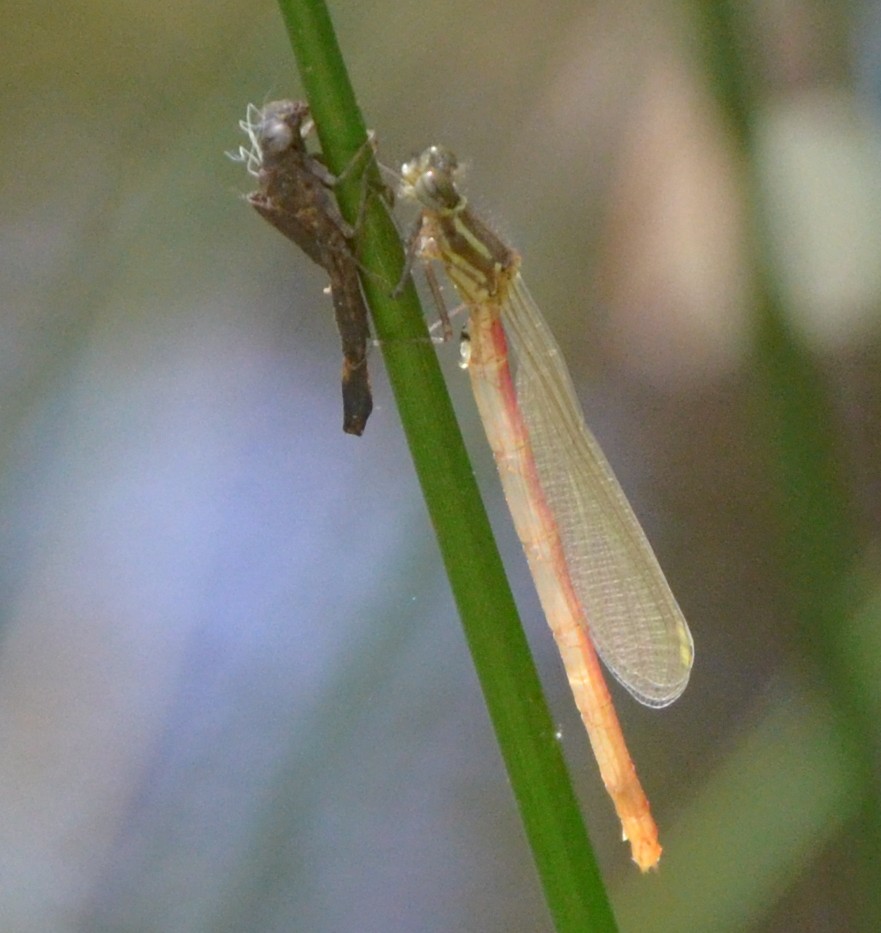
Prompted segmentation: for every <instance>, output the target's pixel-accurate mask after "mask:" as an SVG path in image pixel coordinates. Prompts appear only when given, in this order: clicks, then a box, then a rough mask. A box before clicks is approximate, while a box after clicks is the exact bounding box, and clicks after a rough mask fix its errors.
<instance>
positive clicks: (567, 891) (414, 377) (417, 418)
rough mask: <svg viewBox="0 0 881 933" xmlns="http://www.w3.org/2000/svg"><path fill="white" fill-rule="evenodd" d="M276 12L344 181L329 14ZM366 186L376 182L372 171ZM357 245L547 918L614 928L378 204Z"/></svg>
mask: <svg viewBox="0 0 881 933" xmlns="http://www.w3.org/2000/svg"><path fill="white" fill-rule="evenodd" d="M280 6H281V10H282V14H283V16H284V20H285V23H286V25H287V30H288V33H289V35H290V39H291V44H292V46H293V49H294V54H295V56H296V59H297V63H298V66H299V70H300V75H301V77H302V80H303V85H304V87H305V90H306V95H307V97H308V100H309V103H310V106H311V108H312V113H313V116H314V117H315V121H316V125H317V127H318V132H319V138H320V141H321V146H322V150H323V152H324V155H325V157H326V158H327V162H328V165H329V167H330V169H331V170H332V171H334V172H335V173H336V174H339V173H340V172H341V171H342V170H343V169H344V168H345V167H346V166H347V165H349V164H350V162H351V160H352V159H353V158H354V157H355V156H356V155H357V154H358V153H359V152H360V151H363V150H362V148H361V147H362V145H363V143H364V140H365V138H366V136H365V129H364V121H363V119H362V117H361V114H360V112H359V110H358V107H357V104H356V101H355V95H354V92H353V90H352V87H351V84H350V82H349V79H348V76H347V74H346V71H345V67H344V64H343V61H342V57H341V55H340V52H339V48H338V45H337V41H336V37H335V35H334V32H333V28H332V25H331V22H330V17H329V14H328V12H327V9H326V7H325V5H324V3H323V2H320V0H280ZM368 178H369V179H371V180H372V182H373V184H374V185H375V186H376V187H377V188H378V186H379V176H378V172H377V170H376V168H375V166H371V167H370V168H369V169H368ZM362 190H363V187H362V185H361V183H360V182H359V181H358V179H347V180H346V181H345V182H344V183H343V184H342V185H341V188H340V191H339V201H340V206H341V209H342V211H343V213H344V214H345V216H346V218H347V219H348V220H349V221H350V222H354V221H355V219H356V218H357V217H358V216H359V208H360V205H361V201H362V197H361V191H362ZM357 240H358V255H359V257H360V260H361V262H362V264H363V266H364V268H365V269H366V270H369V271H368V272H367V274H365V275H364V276H363V283H364V290H365V293H366V295H367V299H368V302H369V304H370V306H371V312H372V315H373V320H374V324H375V329H376V333H377V335H378V336H379V338H380V341H381V346H382V353H383V357H384V359H385V363H386V367H387V369H388V375H389V380H390V382H391V385H392V389H393V391H394V394H395V399H396V401H397V405H398V408H399V412H400V416H401V423H402V425H403V428H404V432H405V434H406V437H407V442H408V444H409V446H410V451H411V453H412V456H413V462H414V465H415V467H416V472H417V475H418V477H419V482H420V484H421V486H422V490H423V494H424V496H425V501H426V504H427V506H428V511H429V514H430V516H431V520H432V523H433V525H434V529H435V532H436V534H437V539H438V543H439V545H440V550H441V554H442V557H443V562H444V565H445V567H446V570H447V573H448V575H449V578H450V585H451V587H452V590H453V594H454V597H455V600H456V604H457V606H458V609H459V614H460V616H461V620H462V625H463V627H464V630H465V635H466V639H467V641H468V645H469V647H470V650H471V654H472V657H473V660H474V665H475V667H476V669H477V674H478V678H479V680H480V684H481V687H482V689H483V694H484V698H485V700H486V704H487V707H488V710H489V714H490V718H491V720H492V723H493V727H494V729H495V732H496V737H497V739H498V742H499V746H500V748H501V752H502V757H503V759H504V761H505V765H506V767H507V770H508V774H509V777H510V780H511V785H512V787H513V789H514V794H515V797H516V799H517V802H518V805H519V808H520V813H521V817H522V819H523V823H524V827H525V830H526V835H527V837H528V840H529V843H530V846H531V848H532V852H533V856H534V858H535V862H536V865H537V868H538V873H539V877H540V880H541V883H542V886H543V889H544V893H545V897H546V899H547V903H548V905H549V908H550V911H551V914H552V916H553V919H554V923H555V924H556V928H557V930H559V931H576V930H577V931H584V930H588V929H589V930H595V931H613V930H615V929H616V926H615V920H614V917H613V914H612V911H611V907H610V905H609V901H608V897H607V895H606V891H605V888H604V886H603V883H602V879H601V877H600V875H599V871H598V868H597V864H596V860H595V857H594V855H593V852H592V850H591V848H590V843H589V841H588V838H587V833H586V831H585V828H584V824H583V821H582V819H581V814H580V811H579V807H578V802H577V799H576V797H575V793H574V790H573V788H572V785H571V781H570V779H569V775H568V772H567V769H566V765H565V762H564V760H563V756H562V753H561V750H560V744H559V742H558V741H557V739H556V738H555V734H554V726H553V721H552V719H551V716H550V713H549V711H548V709H547V706H546V704H545V701H544V698H543V696H542V691H541V686H540V683H539V681H538V676H537V673H536V671H535V667H534V664H533V662H532V658H531V655H530V653H529V648H528V645H527V642H526V638H525V635H524V633H523V630H522V626H521V624H520V620H519V618H518V615H517V610H516V607H515V604H514V599H513V596H512V595H511V591H510V587H509V586H508V583H507V580H506V578H505V574H504V569H503V566H502V562H501V558H500V557H499V553H498V549H497V548H496V545H495V542H494V540H493V537H492V532H491V529H490V526H489V521H488V519H487V515H486V511H485V509H484V507H483V504H482V502H481V499H480V495H479V493H478V490H477V486H476V483H475V480H474V474H473V471H472V468H471V466H470V464H469V462H468V458H467V454H466V452H465V448H464V445H463V442H462V437H461V434H460V432H459V428H458V425H457V423H456V421H455V417H454V415H453V410H452V406H451V403H450V400H449V397H448V395H447V391H446V386H445V385H444V382H443V378H442V376H441V372H440V368H439V366H438V362H437V357H436V355H435V352H434V349H433V346H432V344H431V342H430V340H429V339H428V333H427V330H426V327H425V322H424V317H423V315H422V310H421V308H420V307H419V303H418V299H417V297H416V293H415V289H414V287H413V284H412V282H408V284H407V287H406V289H405V291H404V294H403V295H402V296H401V298H400V299H393V298H392V297H391V293H392V290H393V288H394V285H395V284H396V283H397V281H398V280H399V278H400V276H401V273H402V268H403V254H402V249H401V244H400V239H399V235H398V232H397V230H396V228H395V226H394V224H393V223H392V222H391V219H390V218H389V216H388V213H387V211H386V209H385V207H384V204H383V202H382V199H381V198H379V197H371V198H368V200H367V204H366V209H365V210H364V212H363V220H362V222H361V223H360V224H359V233H358V237H357Z"/></svg>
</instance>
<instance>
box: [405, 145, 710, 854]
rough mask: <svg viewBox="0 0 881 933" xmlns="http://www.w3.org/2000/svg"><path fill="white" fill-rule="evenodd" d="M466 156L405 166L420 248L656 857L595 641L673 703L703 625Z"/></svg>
mask: <svg viewBox="0 0 881 933" xmlns="http://www.w3.org/2000/svg"><path fill="white" fill-rule="evenodd" d="M457 167H458V166H457V161H456V157H455V156H454V155H453V154H452V153H451V152H449V151H448V150H446V149H443V148H441V147H438V146H433V147H431V148H430V149H427V150H426V151H425V152H423V153H422V155H421V156H419V157H418V158H416V159H413V160H412V161H410V162H407V163H406V164H405V165H404V166H403V168H402V175H403V184H402V195H403V196H405V197H409V198H411V199H414V200H416V201H417V202H418V203H419V204H420V205H421V208H422V213H421V217H420V222H419V227H418V230H417V231H416V233H415V236H414V240H413V242H412V244H411V253H412V254H416V255H418V256H420V257H421V258H422V259H423V260H424V261H425V262H426V263H428V262H430V261H431V260H438V261H439V262H441V263H442V264H443V266H444V268H445V270H446V273H447V275H448V276H449V278H450V279H451V281H452V282H453V284H454V286H455V287H456V290H457V291H458V293H459V296H460V297H461V299H462V301H463V302H464V303H465V305H466V306H467V308H468V312H469V320H468V339H467V342H463V351H464V356H463V362H464V364H465V365H466V366H467V369H468V372H469V373H470V376H471V384H472V387H473V390H474V395H475V398H476V400H477V406H478V409H479V411H480V416H481V419H482V420H483V425H484V429H485V431H486V435H487V438H488V439H489V443H490V446H491V447H492V450H493V453H494V455H495V459H496V464H497V466H498V471H499V476H500V477H501V481H502V485H503V487H504V491H505V497H506V499H507V502H508V507H509V508H510V510H511V515H512V518H513V520H514V525H515V527H516V529H517V533H518V535H519V537H520V541H521V543H522V544H523V548H524V550H525V552H526V558H527V561H528V563H529V567H530V570H531V572H532V576H533V579H534V581H535V586H536V589H537V591H538V594H539V598H540V600H541V604H542V607H543V609H544V612H545V615H546V616H547V620H548V623H549V624H550V627H551V630H552V632H553V634H554V638H555V639H556V642H557V645H558V648H559V650H560V654H561V656H562V659H563V664H564V666H565V668H566V673H567V675H568V678H569V683H570V685H571V687H572V692H573V694H574V697H575V702H576V705H577V706H578V709H579V712H580V713H581V717H582V719H583V721H584V724H585V726H586V728H587V732H588V735H589V737H590V742H591V745H592V747H593V751H594V755H595V756H596V759H597V762H598V764H599V768H600V773H601V775H602V778H603V781H604V783H605V785H606V788H607V790H608V792H609V794H610V796H611V797H612V800H613V802H614V804H615V809H616V810H617V812H618V816H619V819H620V820H621V825H622V828H623V832H624V838H625V839H629V840H630V844H631V850H632V853H633V859H634V861H635V862H636V863H637V865H639V867H640V868H641V869H642V870H643V871H645V870H647V869H649V868H652V867H654V866H655V865H656V864H657V861H658V859H659V858H660V855H661V846H660V843H659V842H658V834H657V828H656V826H655V822H654V820H653V818H652V815H651V811H650V809H649V804H648V800H647V799H646V796H645V793H644V792H643V789H642V786H641V785H640V783H639V779H638V777H637V775H636V769H635V768H634V765H633V762H632V761H631V758H630V754H629V752H628V751H627V746H626V744H625V741H624V736H623V734H622V732H621V727H620V724H619V722H618V718H617V716H616V714H615V709H614V707H613V705H612V699H611V696H610V695H609V691H608V688H607V686H606V683H605V680H604V678H603V674H602V669H601V667H600V664H599V662H598V660H597V652H599V655H600V657H602V659H603V661H604V662H605V664H606V666H607V667H608V668H609V670H610V671H611V672H612V673H613V674H614V675H615V677H616V678H617V679H618V680H619V681H620V682H621V683H622V684H623V685H624V686H625V687H626V688H627V689H628V690H629V691H630V693H632V694H633V696H635V697H636V699H637V700H639V701H640V703H644V704H645V705H647V706H653V707H662V706H666V705H667V704H669V703H672V702H673V701H674V700H675V699H676V698H677V697H678V696H679V695H680V694H681V693H682V691H683V690H684V689H685V685H686V684H687V683H688V678H689V673H690V671H691V665H692V661H693V659H694V647H693V643H692V639H691V634H690V633H689V630H688V626H687V624H686V622H685V619H684V618H683V615H682V612H681V610H680V609H679V606H678V605H677V603H676V600H675V598H674V597H673V594H672V593H671V592H670V587H669V586H668V584H667V581H666V579H665V578H664V574H663V572H662V571H661V568H660V567H659V565H658V562H657V560H656V558H655V555H654V553H653V552H652V549H651V546H650V544H649V543H648V540H647V539H646V536H645V534H644V533H643V531H642V528H641V527H640V525H639V522H638V521H637V519H636V516H635V515H634V514H633V511H632V509H631V508H630V505H629V504H628V502H627V499H626V498H625V496H624V493H623V491H622V490H621V487H620V486H619V484H618V481H617V480H616V479H615V476H614V474H613V473H612V469H611V467H610V466H609V464H608V462H607V461H606V458H605V457H604V456H603V453H602V451H601V450H600V448H599V445H598V444H597V442H596V440H595V439H594V437H593V435H592V434H591V433H590V431H589V430H588V429H587V427H586V425H585V423H584V416H583V414H582V411H581V407H580V405H579V403H578V399H577V397H576V394H575V389H574V387H573V385H572V380H571V378H570V376H569V373H568V370H567V369H566V364H565V362H564V360H563V355H562V353H561V351H560V348H559V347H558V345H557V343H556V341H555V340H554V338H553V336H552V335H551V332H550V330H549V329H548V327H547V324H545V322H544V319H543V318H542V316H541V313H540V312H539V310H538V308H537V306H536V304H535V302H534V301H533V299H532V297H531V296H530V294H529V292H528V291H527V289H526V286H525V284H524V283H523V280H522V278H521V277H520V271H519V270H520V257H519V255H518V254H517V253H516V252H515V251H514V250H512V249H511V248H510V247H508V246H506V245H505V244H504V243H503V242H502V241H501V240H500V239H499V237H498V236H497V235H496V234H495V233H493V232H492V231H491V230H490V229H489V228H488V227H487V226H486V224H484V223H483V222H482V221H481V220H479V219H478V218H477V217H475V216H474V214H473V213H472V212H471V211H470V210H469V208H468V204H467V201H466V199H465V197H464V196H463V195H462V194H460V192H459V190H458V188H457V187H456V172H457ZM509 346H510V348H511V349H513V351H514V357H515V362H516V366H512V362H511V360H510V359H509ZM512 369H513V371H514V374H513V375H512ZM594 649H596V650H594Z"/></svg>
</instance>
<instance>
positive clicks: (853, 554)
mask: <svg viewBox="0 0 881 933" xmlns="http://www.w3.org/2000/svg"><path fill="white" fill-rule="evenodd" d="M695 9H696V11H697V14H698V20H697V21H698V24H699V27H700V31H701V35H702V39H703V44H704V49H705V52H706V56H707V60H708V66H709V70H710V74H711V77H712V81H713V89H714V91H715V93H716V96H717V99H718V101H719V103H720V104H721V106H722V108H723V111H724V114H725V117H726V119H727V122H728V126H729V129H730V130H731V132H732V133H733V136H734V138H735V139H736V141H737V144H738V146H739V148H740V151H741V153H742V154H743V156H744V163H745V165H746V173H747V178H748V182H749V187H750V192H749V193H750V195H751V201H752V230H751V233H752V236H751V238H750V242H751V243H752V244H753V249H754V255H753V266H754V276H755V288H756V312H757V321H756V324H757V327H756V342H755V352H756V371H757V375H758V379H757V381H756V389H757V393H759V394H760V395H759V397H758V398H757V399H756V402H757V410H758V411H759V412H761V414H760V416H759V419H758V420H759V425H760V427H761V428H762V429H764V430H765V431H766V432H767V442H768V448H769V451H770V452H771V454H772V458H773V459H772V460H771V462H770V464H769V466H770V475H771V477H772V478H773V480H774V481H776V492H775V495H776V508H777V516H778V519H779V521H778V525H779V528H780V537H779V540H778V541H777V542H776V545H777V550H778V554H779V558H780V561H781V565H782V567H783V569H784V572H785V574H786V582H787V584H788V586H789V595H790V605H792V606H793V607H794V610H795V615H796V619H797V622H798V624H799V626H800V630H801V633H802V635H803V638H802V648H803V650H804V653H805V656H806V657H808V658H810V659H811V661H812V664H813V674H814V675H815V676H814V680H815V682H816V683H818V684H820V685H821V686H822V687H823V688H824V689H825V691H826V693H827V695H828V698H829V700H830V702H831V703H832V704H833V705H834V709H835V710H836V713H837V719H836V726H837V729H838V731H839V734H840V736H839V737H840V739H841V742H842V746H843V748H845V749H846V751H847V753H848V756H847V757H848V760H847V767H848V768H849V769H850V770H851V771H852V772H853V774H852V776H853V778H854V780H853V781H852V785H853V786H857V787H860V788H861V789H862V793H863V795H864V797H863V805H862V809H861V813H860V825H859V827H858V831H857V832H855V833H854V834H853V837H854V839H855V844H856V845H858V846H859V847H860V848H861V850H862V855H863V858H862V860H861V861H862V864H863V865H864V866H865V867H866V873H865V892H864V895H865V896H864V898H863V912H864V916H865V917H866V919H867V927H866V928H867V929H872V930H878V929H881V885H879V884H878V879H877V864H878V859H879V857H881V799H879V794H878V774H879V770H878V768H877V763H878V758H879V733H878V724H877V721H876V717H875V710H874V707H873V705H872V703H871V701H870V697H872V696H873V695H874V688H873V685H871V684H866V683H863V682H862V680H861V678H860V677H859V676H858V674H857V670H856V668H855V667H854V665H853V663H852V662H853V658H852V654H851V653H850V650H849V648H848V646H847V645H846V644H845V639H844V638H843V637H842V635H843V633H844V631H845V630H846V629H847V628H848V622H849V620H850V619H851V618H852V616H853V615H854V614H855V613H856V611H857V609H858V607H859V600H860V598H861V597H860V594H859V593H856V592H854V590H855V588H854V586H853V572H854V569H855V562H856V560H857V558H858V556H859V547H860V539H859V534H858V532H857V529H856V527H855V526H854V522H853V519H852V516H851V514H850V503H849V496H848V494H847V492H846V488H845V483H844V481H843V478H842V476H841V471H840V464H841V459H842V458H841V454H840V446H839V444H838V443H837V442H836V441H837V439H836V433H837V432H836V429H835V425H834V419H833V417H832V413H831V410H830V404H829V402H828V399H827V398H826V395H825V393H824V390H823V379H822V375H821V373H820V372H819V369H818V367H817V366H816V364H815V362H814V360H813V359H812V358H811V357H810V355H809V354H808V352H807V351H806V349H805V348H804V346H803V345H802V344H801V343H799V341H798V340H797V339H796V338H795V337H794V335H793V334H792V333H791V331H790V328H789V325H788V322H787V318H786V314H785V308H784V297H783V292H782V286H781V284H780V279H779V276H778V275H777V274H776V270H775V268H774V262H773V256H774V250H773V244H772V243H771V242H770V236H769V235H768V230H767V222H766V215H765V213H764V210H765V203H764V201H765V199H764V197H763V191H762V184H761V178H760V177H759V171H758V168H757V166H756V161H755V132H754V125H753V124H754V120H755V115H756V114H757V113H758V112H759V110H760V106H761V101H760V100H759V99H758V94H757V93H756V90H755V84H756V81H755V78H754V76H753V80H752V81H751V80H750V77H751V76H750V72H749V68H748V66H747V64H746V56H745V50H746V49H749V48H750V47H751V46H752V45H753V43H751V42H750V41H749V32H748V30H749V22H748V17H749V15H750V12H749V10H750V9H751V8H744V7H743V5H742V4H738V3H734V2H731V0H696V2H695Z"/></svg>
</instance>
